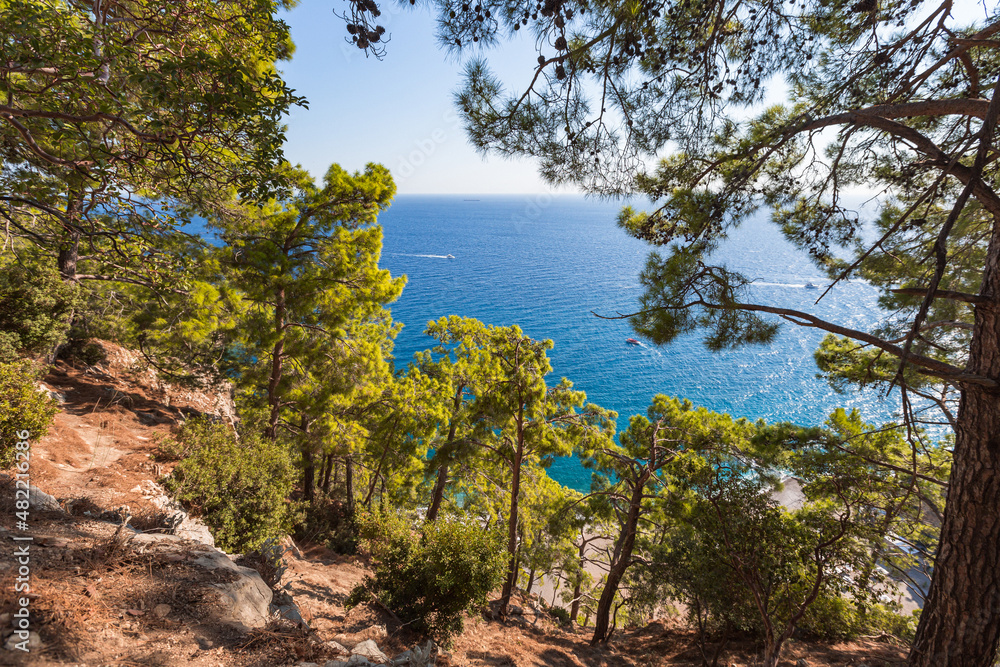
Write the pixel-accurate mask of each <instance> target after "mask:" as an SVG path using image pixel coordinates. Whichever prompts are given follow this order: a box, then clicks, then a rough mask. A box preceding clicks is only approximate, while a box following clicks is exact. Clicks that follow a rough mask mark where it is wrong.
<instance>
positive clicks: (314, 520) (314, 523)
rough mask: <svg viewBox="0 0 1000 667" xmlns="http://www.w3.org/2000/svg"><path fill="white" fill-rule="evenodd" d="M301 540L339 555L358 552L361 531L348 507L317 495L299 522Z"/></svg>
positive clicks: (296, 533)
mask: <svg viewBox="0 0 1000 667" xmlns="http://www.w3.org/2000/svg"><path fill="white" fill-rule="evenodd" d="M295 536H296V538H297V539H300V540H303V541H306V542H312V543H314V544H323V545H325V546H326V548H328V549H330V550H331V551H334V552H336V553H339V554H353V553H356V552H357V550H358V528H357V523H356V521H355V518H354V516H352V514H351V513H350V512H349V511H348V508H347V504H346V503H344V502H343V501H342V500H341V499H339V498H336V497H331V496H328V495H326V494H317V495H316V497H314V498H313V499H312V502H310V503H306V504H305V506H304V508H303V509H302V511H301V514H300V516H299V517H298V518H297V520H296V522H295Z"/></svg>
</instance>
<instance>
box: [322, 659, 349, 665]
mask: <svg viewBox="0 0 1000 667" xmlns="http://www.w3.org/2000/svg"><path fill="white" fill-rule="evenodd" d="M323 667H347V662H345V661H344V660H327V662H326V664H325V665H323Z"/></svg>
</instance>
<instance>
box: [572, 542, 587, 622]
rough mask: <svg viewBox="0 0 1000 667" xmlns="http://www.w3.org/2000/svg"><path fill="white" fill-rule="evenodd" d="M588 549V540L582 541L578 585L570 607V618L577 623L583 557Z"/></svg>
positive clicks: (581, 585)
mask: <svg viewBox="0 0 1000 667" xmlns="http://www.w3.org/2000/svg"><path fill="white" fill-rule="evenodd" d="M586 551H587V540H585V539H584V540H583V541H581V542H580V553H579V556H580V571H579V572H578V573H577V575H576V585H575V586H574V587H573V604H572V605H570V608H569V620H570V621H572V622H573V623H576V617H577V615H578V614H579V613H580V594H581V593H582V592H583V591H582V588H583V557H584V555H585V554H586Z"/></svg>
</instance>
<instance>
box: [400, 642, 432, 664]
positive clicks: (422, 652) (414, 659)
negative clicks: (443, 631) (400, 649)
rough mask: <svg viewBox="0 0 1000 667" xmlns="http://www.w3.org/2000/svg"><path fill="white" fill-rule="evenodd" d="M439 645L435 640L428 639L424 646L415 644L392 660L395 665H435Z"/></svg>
mask: <svg viewBox="0 0 1000 667" xmlns="http://www.w3.org/2000/svg"><path fill="white" fill-rule="evenodd" d="M436 653H437V646H435V645H434V641H433V640H427V643H426V644H424V645H423V646H414V647H413V648H411V649H410V650H409V651H406V652H405V653H400V654H399V655H397V656H396V657H395V658H393V659H392V660H391V661H389V664H390V665H393V667H433V666H434V662H435V659H436Z"/></svg>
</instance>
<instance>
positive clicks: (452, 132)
mask: <svg viewBox="0 0 1000 667" xmlns="http://www.w3.org/2000/svg"><path fill="white" fill-rule="evenodd" d="M346 4H347V3H344V2H341V1H340V0H302V2H301V3H300V4H299V6H298V7H296V8H295V9H293V10H291V11H290V12H286V13H284V14H283V18H284V19H285V20H286V21H287V22H288V24H289V25H290V26H291V29H292V39H293V41H294V42H295V45H296V51H295V56H294V58H293V59H292V60H291V61H290V62H287V63H282V64H281V69H282V71H283V73H284V78H285V80H286V81H287V82H288V85H289V86H291V87H292V88H294V89H295V90H296V92H297V93H298V94H299V95H303V96H305V97H306V98H307V99H308V100H309V108H308V109H296V110H294V111H293V112H292V113H291V115H290V116H289V117H288V120H287V123H288V133H287V145H286V148H285V153H286V156H287V157H288V159H289V160H290V161H291V162H293V163H300V164H302V166H304V167H305V168H306V169H308V170H309V171H310V172H311V173H312V174H314V175H315V176H317V177H318V176H321V175H322V174H323V173H324V172H325V171H326V168H327V167H328V166H329V165H330V164H331V163H333V162H337V163H339V164H340V165H341V166H343V167H344V168H346V169H350V170H355V169H361V168H363V167H364V165H365V163H367V162H380V163H382V164H384V165H385V166H386V167H388V168H389V169H390V170H391V171H392V174H393V177H394V178H395V180H396V185H397V187H398V191H399V193H400V194H414V193H477V194H479V193H483V194H485V193H536V192H550V191H552V190H551V188H550V187H549V186H548V185H546V184H545V183H544V182H543V181H542V179H541V178H539V176H538V170H537V168H536V166H535V164H534V163H533V162H532V161H529V160H519V161H511V160H504V159H502V158H499V157H490V158H488V159H484V158H483V157H482V156H481V155H479V154H478V153H476V152H475V150H473V148H472V147H471V146H470V145H469V144H468V142H467V141H466V137H465V132H464V130H463V129H462V126H461V123H460V121H459V119H458V116H457V115H456V114H455V111H454V108H453V104H452V94H453V93H454V91H455V90H456V89H457V88H458V87H459V84H460V81H461V73H462V62H460V61H458V60H456V59H455V58H454V57H453V56H449V55H448V54H447V53H446V52H445V51H443V50H442V49H441V48H439V47H438V44H437V40H436V38H435V27H436V26H435V21H434V19H433V18H432V17H431V14H430V11H429V10H428V9H427V8H421V9H412V8H411V9H406V10H402V9H399V8H398V7H396V6H395V5H394V3H391V2H382V3H380V5H381V6H382V8H383V9H384V13H383V14H382V16H381V17H380V18H379V22H380V24H381V25H383V26H385V28H386V31H387V33H388V34H390V36H391V41H390V42H389V44H388V47H387V50H388V55H387V56H386V57H385V59H384V60H382V61H378V60H376V59H375V58H372V57H368V58H365V56H364V54H363V53H362V52H361V51H360V50H359V49H357V48H356V47H354V46H353V45H351V44H348V43H346V42H345V41H344V36H345V35H346V34H347V32H346V30H345V29H344V22H343V21H342V20H341V19H339V18H337V17H336V16H334V15H333V10H334V9H336V10H337V11H343V10H344V9H345V7H346ZM535 57H536V54H535V53H534V50H533V48H532V46H531V44H530V43H525V42H521V43H513V44H507V45H505V46H504V47H502V51H498V52H494V53H493V54H492V57H491V64H492V65H493V66H494V68H495V69H496V71H497V72H498V74H500V75H501V76H502V77H503V79H504V80H505V81H511V82H521V83H522V84H527V82H528V81H529V80H530V76H531V72H532V69H533V66H534V58H535ZM565 191H568V192H573V191H574V190H565Z"/></svg>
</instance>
